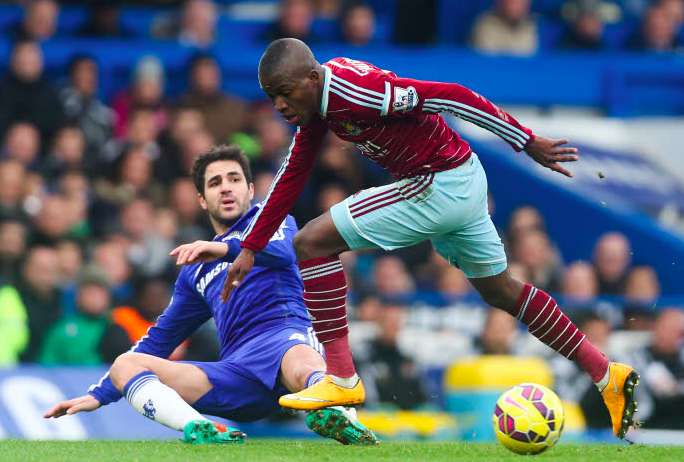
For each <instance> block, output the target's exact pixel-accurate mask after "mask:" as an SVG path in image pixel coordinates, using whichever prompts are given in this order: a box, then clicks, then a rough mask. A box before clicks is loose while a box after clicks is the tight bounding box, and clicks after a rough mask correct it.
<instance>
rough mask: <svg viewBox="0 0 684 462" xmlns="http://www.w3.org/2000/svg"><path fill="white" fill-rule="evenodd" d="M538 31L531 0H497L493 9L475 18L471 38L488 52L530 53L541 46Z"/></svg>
mask: <svg viewBox="0 0 684 462" xmlns="http://www.w3.org/2000/svg"><path fill="white" fill-rule="evenodd" d="M537 35H538V32H537V22H536V20H535V19H534V18H533V17H532V15H531V12H530V0H497V2H496V5H495V7H494V9H493V10H491V11H487V12H485V13H484V14H482V15H481V16H480V17H478V18H477V20H476V21H475V25H474V27H473V33H472V37H471V41H472V44H473V46H474V47H475V48H477V49H478V50H481V51H485V52H494V53H510V54H516V55H530V54H533V53H535V52H536V51H537V48H538V46H539V44H538V36H537Z"/></svg>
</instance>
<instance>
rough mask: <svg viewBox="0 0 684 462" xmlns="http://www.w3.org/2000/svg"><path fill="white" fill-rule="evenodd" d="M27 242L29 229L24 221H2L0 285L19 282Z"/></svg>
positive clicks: (0, 222) (0, 227) (0, 226)
mask: <svg viewBox="0 0 684 462" xmlns="http://www.w3.org/2000/svg"><path fill="white" fill-rule="evenodd" d="M27 243H28V229H27V227H26V225H25V224H24V223H23V222H22V221H20V220H18V219H16V218H14V219H12V218H10V219H5V220H2V221H0V285H2V284H14V283H16V282H17V278H18V276H19V268H20V267H21V260H22V258H23V257H24V255H25V253H26V245H27Z"/></svg>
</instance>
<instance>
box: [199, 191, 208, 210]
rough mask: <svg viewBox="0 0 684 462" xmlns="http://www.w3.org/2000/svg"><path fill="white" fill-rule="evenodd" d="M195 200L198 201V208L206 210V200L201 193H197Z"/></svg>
mask: <svg viewBox="0 0 684 462" xmlns="http://www.w3.org/2000/svg"><path fill="white" fill-rule="evenodd" d="M197 199H198V200H199V204H200V207H202V210H207V208H208V205H207V200H206V199H205V198H204V196H203V195H202V194H201V193H197Z"/></svg>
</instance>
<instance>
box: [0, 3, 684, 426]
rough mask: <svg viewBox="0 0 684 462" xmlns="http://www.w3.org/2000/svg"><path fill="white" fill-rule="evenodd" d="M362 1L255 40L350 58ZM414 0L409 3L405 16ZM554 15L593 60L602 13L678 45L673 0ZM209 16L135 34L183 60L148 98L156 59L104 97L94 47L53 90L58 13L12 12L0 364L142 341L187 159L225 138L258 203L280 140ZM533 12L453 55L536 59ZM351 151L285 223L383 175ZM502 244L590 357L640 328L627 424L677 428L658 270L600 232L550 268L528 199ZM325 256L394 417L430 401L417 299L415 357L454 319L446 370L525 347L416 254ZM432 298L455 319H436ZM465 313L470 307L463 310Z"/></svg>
mask: <svg viewBox="0 0 684 462" xmlns="http://www.w3.org/2000/svg"><path fill="white" fill-rule="evenodd" d="M377 3H382V2H369V3H359V2H353V3H348V2H342V1H335V0H319V1H316V2H313V1H308V0H284V1H283V2H281V4H280V5H279V9H278V17H277V19H276V21H275V22H274V23H273V24H272V26H271V27H270V28H268V29H267V34H266V35H264V37H263V40H270V39H272V38H277V37H282V36H295V37H300V38H302V39H305V40H307V41H311V42H315V41H317V40H322V38H317V37H315V36H314V34H313V30H312V28H311V25H312V22H313V20H314V18H315V17H319V16H320V17H326V18H331V17H333V18H334V17H337V18H339V19H340V27H341V29H340V34H341V35H340V39H341V40H344V41H347V42H349V43H352V44H354V45H358V46H362V45H364V44H368V43H371V42H372V41H373V40H374V30H375V18H376V11H375V10H374V7H373V5H375V4H377ZM417 3H421V4H423V3H424V4H425V5H423V6H424V8H423V9H421V11H419V12H416V11H415V10H416V9H415V4H417ZM557 3H558V5H559V8H558V18H564V19H563V20H567V21H570V22H569V24H570V25H569V26H568V28H567V35H566V36H565V37H564V38H562V40H560V41H559V46H561V44H562V46H563V47H567V48H582V49H587V50H594V49H599V48H601V46H602V45H601V33H602V30H603V26H604V25H605V24H607V23H608V22H609V21H616V20H617V19H616V18H617V17H616V16H615V15H618V16H619V15H625V16H626V15H635V17H640V18H643V19H642V23H643V26H642V27H639V28H637V29H635V30H634V34H635V35H634V36H633V38H630V39H629V46H630V47H633V48H634V49H650V50H659V51H664V50H673V49H675V48H676V46H677V41H676V37H677V34H678V33H679V31H680V29H681V23H682V18H683V13H682V5H683V3H682V1H681V0H659V1H653V2H648V1H645V0H644V1H640V2H639V1H632V2H619V4H618V3H608V2H599V1H567V2H557ZM430 5H432V6H430ZM435 5H436V2H432V1H429V0H426V1H425V2H412V1H401V0H397V2H396V17H395V21H396V23H397V24H402V21H404V22H407V23H409V24H411V27H399V28H398V29H397V30H396V31H395V33H394V39H395V40H396V41H398V42H403V43H408V42H413V43H426V42H431V41H433V40H435V37H434V21H435V20H436V19H435V18H433V19H432V21H433V22H432V23H431V22H429V21H428V20H429V18H427V19H428V20H426V22H425V21H420V20H418V19H420V18H422V17H423V16H426V15H428V16H429V14H431V13H430V12H436V11H437V9H436V6H435ZM628 6H629V8H628ZM119 7H120V6H119V4H118V3H117V2H98V3H97V4H96V6H95V7H94V8H93V10H92V14H91V16H90V17H89V18H88V20H87V21H86V22H85V23H84V24H83V26H82V28H81V29H79V30H78V31H77V33H78V34H81V35H83V36H99V37H124V36H126V34H127V33H128V32H127V31H126V30H124V29H122V28H121V27H120V23H119V22H118V19H117V18H118V12H119ZM223 7H224V5H219V4H214V3H212V2H211V1H208V0H189V1H187V2H184V3H183V4H182V6H181V8H179V9H178V14H169V13H168V12H163V13H160V16H159V18H157V20H155V21H154V22H153V24H152V25H153V27H152V29H151V30H150V34H151V36H153V37H159V38H160V39H175V40H178V41H180V42H181V43H183V44H187V45H188V46H191V47H195V48H196V53H194V54H193V56H192V59H191V60H190V61H189V62H188V64H187V87H186V88H185V89H184V90H183V91H182V92H181V94H180V95H178V96H175V97H171V96H170V95H169V94H168V92H167V91H166V86H167V82H166V80H165V79H166V72H165V68H164V63H162V62H161V61H160V60H159V59H158V58H156V57H154V56H143V57H142V58H141V59H140V60H138V62H137V63H136V64H135V66H134V67H133V68H132V69H130V77H129V80H128V84H127V86H126V87H125V88H124V89H123V90H121V91H120V92H118V93H117V94H115V95H113V97H112V98H107V99H103V98H102V97H101V96H100V94H99V93H98V79H99V78H100V77H101V76H100V74H99V72H100V63H99V62H98V60H97V58H96V57H95V56H94V55H89V54H79V55H75V56H72V57H71V58H70V61H69V65H68V68H67V69H64V70H63V71H64V73H65V74H66V75H67V78H66V80H65V81H63V82H55V81H53V80H51V79H48V78H47V77H46V75H45V66H44V56H43V52H42V49H41V45H40V43H41V42H42V41H44V40H48V39H50V38H51V37H53V35H54V34H55V33H56V31H57V27H56V24H57V18H58V15H59V11H60V5H59V4H58V3H56V2H54V1H52V0H36V1H31V2H26V3H25V12H24V15H23V17H22V19H21V20H20V21H19V22H18V23H17V24H15V25H14V27H12V28H11V29H8V30H7V31H6V33H7V34H11V38H12V39H13V42H12V48H11V53H10V60H9V63H7V70H6V72H5V74H4V77H3V79H2V81H1V82H0V143H1V145H0V365H5V366H9V365H13V364H16V363H19V362H22V363H40V364H43V365H57V364H68V365H94V364H102V363H107V362H111V361H112V360H113V359H114V358H115V357H116V356H117V355H119V354H120V353H122V352H124V351H126V350H128V349H129V348H130V347H131V345H132V344H134V343H135V342H136V341H137V340H138V339H139V338H140V337H141V336H142V335H144V333H145V331H146V330H147V328H148V327H149V326H150V325H151V324H152V323H154V321H155V319H156V318H157V316H158V315H159V314H160V313H161V312H162V311H163V309H164V308H165V306H166V304H167V302H168V299H169V297H170V293H171V290H172V286H171V284H172V282H173V280H174V278H175V274H176V271H177V269H176V268H175V267H174V264H173V261H172V259H170V258H169V256H168V253H169V251H170V250H171V249H173V248H174V247H175V246H176V245H177V244H180V243H185V242H188V241H192V240H195V239H210V238H211V237H212V234H211V230H210V227H209V226H208V222H207V219H206V217H205V215H204V214H203V213H202V211H201V209H200V208H199V205H198V201H197V192H196V191H195V189H194V186H193V183H192V181H191V180H190V179H189V178H188V176H187V174H188V171H189V168H190V165H191V164H192V161H193V160H194V158H195V157H196V156H197V155H198V154H200V153H202V152H204V151H206V150H208V149H209V148H210V147H211V146H212V145H214V144H216V143H237V144H238V145H240V146H241V147H242V148H243V149H244V151H245V152H246V154H247V155H248V156H249V157H250V159H251V162H252V166H253V171H254V178H255V180H254V181H255V191H256V193H255V199H256V200H261V199H263V198H264V197H265V195H266V193H267V191H268V188H269V187H270V184H271V182H272V180H273V178H274V174H275V172H276V171H277V169H278V167H279V165H280V163H281V161H282V160H283V158H284V157H285V155H286V154H287V150H288V146H289V144H290V140H291V131H290V129H289V128H288V127H287V126H286V125H284V124H283V121H282V120H281V119H280V118H279V117H278V116H277V115H276V114H274V112H273V111H272V109H271V107H270V104H269V102H267V101H243V100H241V99H240V98H239V97H237V96H235V95H231V94H228V93H226V92H225V91H224V90H223V88H225V87H226V86H225V82H224V77H223V75H222V72H221V66H220V65H219V63H218V61H217V58H216V57H215V56H213V55H212V54H211V53H210V52H209V51H208V49H207V47H208V46H210V45H211V44H212V43H213V42H214V41H215V40H217V37H218V36H219V35H220V34H221V30H219V29H218V28H217V15H218V14H219V10H220V8H223ZM616 8H617V9H616ZM435 14H436V13H435ZM407 15H408V16H407ZM411 15H414V16H413V18H414V19H412V20H410V21H409V18H411ZM421 15H422V16H421ZM611 15H612V16H611ZM537 18H538V17H537V16H536V15H533V14H532V13H531V5H530V1H528V0H497V1H495V2H494V5H493V6H492V9H491V10H487V11H483V12H482V14H481V15H480V16H479V17H478V18H477V19H476V21H475V22H474V24H473V29H472V37H471V39H470V43H472V45H473V46H475V47H476V48H479V49H482V50H487V51H508V52H514V53H531V52H534V50H535V49H536V48H537V47H538V42H537V39H536V34H537V22H536V21H537ZM611 18H612V19H611ZM627 43H628V42H627V41H626V42H625V44H627ZM355 149H356V148H355V147H354V146H353V145H351V144H349V143H346V142H343V141H341V140H340V139H338V138H335V137H333V136H331V137H330V138H329V139H327V141H326V143H325V147H324V149H323V152H322V153H321V156H320V161H319V162H318V164H317V165H316V167H315V171H314V173H313V175H312V179H311V181H310V182H309V183H308V185H307V188H306V190H305V192H304V194H302V198H301V199H300V201H299V202H298V204H297V206H296V208H295V210H294V212H293V213H294V215H295V217H296V218H297V220H298V223H299V224H300V226H301V225H303V224H304V223H306V222H307V221H308V220H310V219H311V218H313V217H315V216H317V215H318V214H320V213H322V212H324V211H326V210H328V209H329V208H330V206H331V205H333V204H335V203H337V202H339V201H341V200H342V199H344V198H345V197H346V196H347V195H349V194H352V193H354V192H355V191H357V190H359V189H361V188H365V187H369V186H375V185H378V184H382V183H385V182H387V181H389V178H388V177H387V175H386V173H385V172H384V171H382V170H381V169H379V168H378V167H377V166H375V165H373V164H371V163H369V162H368V161H366V160H365V159H364V158H362V157H361V156H358V155H356V154H355ZM492 203H493V201H492ZM501 234H502V236H504V237H505V241H506V248H507V250H508V253H509V256H510V261H511V265H510V269H511V271H512V272H513V273H514V275H516V276H517V277H518V278H520V279H522V280H524V281H528V282H531V283H533V284H535V285H536V286H537V287H540V288H542V289H544V290H547V291H549V292H551V293H553V294H555V295H557V296H558V297H559V299H560V300H561V301H562V303H563V306H564V307H566V308H567V309H568V310H569V312H570V313H571V314H572V315H573V316H574V317H575V318H576V319H577V321H578V322H579V323H580V324H581V326H583V327H584V328H585V330H586V331H587V333H588V335H590V338H592V341H593V342H594V343H595V344H597V345H606V344H607V342H608V340H609V339H610V338H611V335H612V333H613V332H614V331H630V332H645V333H648V332H652V333H653V336H648V337H647V340H646V341H645V342H643V345H642V346H640V347H639V348H637V349H635V350H634V351H633V355H634V356H633V358H632V359H631V360H632V361H634V362H636V363H637V364H640V365H642V368H641V370H642V371H643V372H642V379H643V381H644V383H645V387H643V388H644V392H645V393H647V397H645V398H643V399H642V400H640V403H646V404H643V405H642V412H644V413H645V414H646V415H648V418H649V419H650V422H655V424H654V425H662V426H672V425H675V426H676V425H680V426H681V424H682V422H681V421H680V422H679V423H677V422H671V421H667V418H666V417H663V416H662V413H663V409H672V408H673V406H679V408H680V409H681V410H683V411H684V358H683V356H684V354H683V351H684V350H683V349H682V345H683V341H684V314H683V312H682V311H681V310H678V309H675V308H672V309H665V310H661V309H660V307H659V308H658V309H657V310H656V309H655V306H656V302H657V300H658V298H659V295H660V288H659V283H658V276H657V274H656V273H655V271H654V270H653V269H652V268H650V267H648V266H643V265H639V264H633V262H632V258H631V255H632V254H631V251H630V243H629V241H628V240H627V239H626V238H625V236H623V235H621V234H619V233H616V232H610V233H607V234H605V235H604V236H602V237H601V238H600V239H599V240H598V241H597V243H596V246H595V249H594V253H593V258H592V259H591V261H575V262H566V261H564V259H563V256H562V255H561V253H560V251H559V249H558V247H557V246H556V245H555V244H554V242H553V240H552V238H551V236H549V234H548V233H547V232H546V227H545V223H544V220H543V217H542V216H541V215H540V214H539V213H538V211H537V210H536V209H534V208H533V207H529V206H524V207H521V208H519V209H518V210H516V211H515V212H514V213H513V214H512V216H511V217H510V220H509V223H508V226H507V228H506V229H505V230H502V232H501ZM343 260H344V261H343V263H344V265H345V269H346V271H347V275H348V279H349V284H350V287H351V289H352V291H351V293H352V296H351V300H350V302H351V303H350V305H351V306H350V311H351V313H352V316H353V317H354V319H355V321H356V322H357V323H358V324H359V325H369V326H371V331H372V335H369V336H368V337H367V338H366V339H365V341H364V342H363V344H362V345H358V346H357V348H358V350H359V351H358V355H357V359H358V361H359V363H360V364H361V366H362V367H361V368H362V370H363V371H364V374H365V376H367V377H368V383H369V395H370V396H371V398H372V400H373V399H374V400H375V401H377V402H389V403H393V404H395V405H398V406H400V407H402V408H414V407H416V406H420V405H422V404H424V403H425V402H427V401H429V400H430V393H429V390H427V389H426V388H425V385H424V383H423V380H422V379H421V374H422V373H423V370H422V369H423V365H424V364H422V363H421V360H420V358H417V357H416V354H415V353H416V352H417V351H416V350H413V351H411V350H410V349H407V348H404V347H402V345H401V342H400V337H401V335H402V332H405V331H406V329H405V328H406V325H407V324H406V321H407V318H409V319H410V320H411V322H412V321H416V316H413V317H412V313H417V312H418V311H417V308H416V307H417V306H421V307H423V308H424V307H425V306H426V305H428V306H429V310H430V312H431V314H430V315H429V316H428V318H429V320H427V321H426V320H425V319H428V318H422V319H423V322H424V323H425V324H429V325H430V326H431V330H430V329H428V330H427V332H429V333H428V337H426V338H423V339H422V340H421V341H422V342H425V344H426V345H427V344H429V343H430V341H431V339H432V337H431V336H432V335H433V334H434V335H435V337H436V336H437V335H438V332H439V331H443V332H447V334H448V335H447V336H451V335H452V332H451V331H450V326H453V325H454V324H459V323H461V322H462V323H464V324H466V325H468V326H470V327H471V328H470V330H468V332H467V334H466V335H465V338H464V340H463V341H462V342H460V343H459V342H456V343H454V344H455V345H457V347H454V348H455V349H458V351H457V352H456V353H455V354H453V355H451V356H449V358H447V359H448V360H451V359H456V358H458V357H460V356H465V355H467V354H522V353H524V349H519V348H518V345H519V343H520V339H521V338H522V337H523V336H524V335H523V334H522V333H521V331H520V330H519V326H518V325H517V324H516V323H515V321H514V320H513V319H512V318H510V316H508V315H506V314H504V313H502V312H499V311H496V310H489V309H488V308H487V307H483V305H482V302H481V301H479V298H478V297H477V295H476V294H475V293H474V291H473V288H472V287H471V286H470V284H469V283H468V281H467V279H466V278H465V277H464V276H463V273H462V272H460V271H459V270H458V269H456V268H454V267H453V266H450V265H448V264H447V262H446V261H444V260H443V259H442V258H441V257H439V256H438V255H437V254H436V253H435V252H434V251H433V250H432V249H431V247H430V245H429V244H426V245H421V246H417V247H414V248H411V249H404V250H401V251H398V252H393V253H391V254H382V253H375V252H370V253H358V254H355V253H351V252H350V253H347V254H344V255H343ZM464 303H465V305H464ZM449 306H466V308H463V309H460V311H458V313H460V314H461V316H460V317H454V316H450V315H452V314H453V312H454V311H453V310H452V311H450V310H449V309H447V308H448V307H449ZM467 307H473V308H472V313H480V315H473V316H471V315H470V314H469V313H470V311H468V309H469V308H467ZM423 311H424V310H423ZM483 313H484V314H483ZM478 316H479V317H478ZM478 320H479V321H478ZM214 329H215V328H214V327H213V325H211V324H207V325H205V326H203V327H202V328H201V329H200V330H199V331H198V332H197V333H196V334H195V335H193V337H192V338H190V339H188V340H187V341H186V342H185V343H183V345H181V346H180V347H179V348H178V349H177V350H176V351H175V352H174V356H173V357H174V358H176V359H192V360H212V359H214V358H215V357H216V354H217V353H216V350H217V345H216V340H215V334H214ZM352 330H354V329H352ZM456 330H457V329H456ZM430 332H432V333H430ZM454 335H456V333H454ZM459 335H460V334H459ZM461 338H463V335H461ZM426 348H427V347H426ZM443 354H446V353H443ZM552 366H553V368H554V371H555V372H556V373H557V377H558V388H559V389H560V390H566V391H564V392H563V393H564V395H565V396H566V397H568V398H569V399H573V400H575V401H578V402H581V403H583V404H582V406H583V408H586V413H587V418H588V419H589V420H590V422H593V423H597V426H603V425H604V424H605V419H604V418H605V416H602V415H599V416H596V417H592V416H591V410H592V408H595V406H592V403H593V402H594V401H592V400H595V399H596V394H595V393H592V391H593V388H592V387H591V386H590V385H591V384H589V383H588V382H585V381H584V380H585V379H584V376H583V375H581V374H579V372H578V371H577V370H576V369H573V367H574V366H572V364H571V363H569V362H567V361H566V362H563V364H560V365H555V364H552ZM679 415H681V414H679ZM591 419H595V420H591ZM602 419H603V420H602Z"/></svg>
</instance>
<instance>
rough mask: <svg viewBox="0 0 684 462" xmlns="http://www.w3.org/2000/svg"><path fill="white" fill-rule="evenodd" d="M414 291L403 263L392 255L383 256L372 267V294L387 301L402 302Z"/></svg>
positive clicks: (413, 285)
mask: <svg viewBox="0 0 684 462" xmlns="http://www.w3.org/2000/svg"><path fill="white" fill-rule="evenodd" d="M414 289H415V284H414V282H413V279H412V278H411V275H410V274H409V272H408V270H407V269H406V265H404V262H403V261H402V260H401V259H400V258H399V257H396V256H394V255H383V256H381V257H380V258H378V259H376V260H375V265H374V266H373V292H375V293H377V294H378V295H379V296H380V297H383V298H385V299H388V300H393V301H399V300H403V299H404V298H406V297H407V296H409V295H410V294H411V293H413V291H414Z"/></svg>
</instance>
